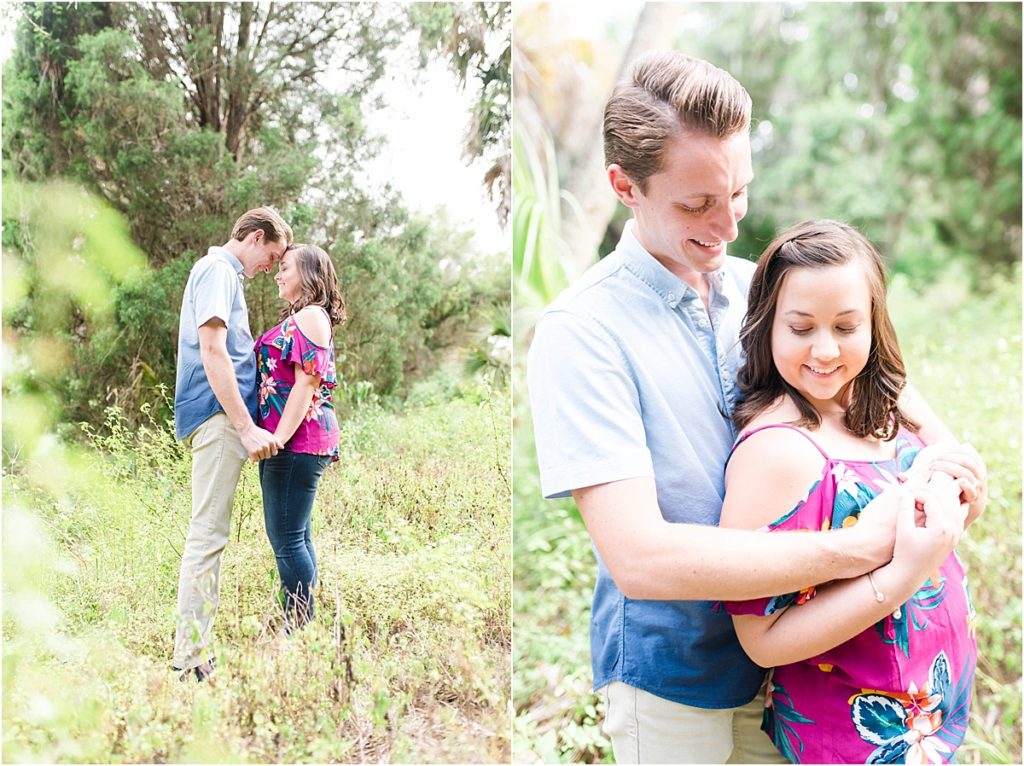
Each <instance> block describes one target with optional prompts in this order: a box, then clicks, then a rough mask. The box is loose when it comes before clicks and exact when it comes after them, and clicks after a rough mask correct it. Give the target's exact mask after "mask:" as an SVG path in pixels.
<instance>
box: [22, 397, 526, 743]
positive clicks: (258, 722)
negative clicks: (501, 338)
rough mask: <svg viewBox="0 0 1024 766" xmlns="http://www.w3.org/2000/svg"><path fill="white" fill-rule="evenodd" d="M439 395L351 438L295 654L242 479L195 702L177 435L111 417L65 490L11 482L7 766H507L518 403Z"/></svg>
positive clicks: (322, 497) (333, 481) (332, 494)
mask: <svg viewBox="0 0 1024 766" xmlns="http://www.w3.org/2000/svg"><path fill="white" fill-rule="evenodd" d="M434 388H435V389H437V388H438V387H437V386H435V387H434ZM428 389H429V386H428ZM428 389H425V393H423V392H421V394H420V395H419V396H418V397H417V399H416V400H417V402H418V403H417V404H415V405H414V406H410V407H409V408H408V409H407V410H406V411H405V412H402V413H392V412H388V411H385V410H382V409H380V408H378V407H375V406H367V407H363V408H361V409H357V410H356V411H355V412H354V413H353V415H352V416H351V417H350V418H349V419H348V420H347V421H346V422H345V423H344V424H343V426H342V446H341V455H342V460H341V462H339V463H336V464H334V465H333V466H331V467H329V468H328V469H327V471H326V472H325V474H324V478H323V480H322V482H321V485H320V490H319V493H318V496H317V503H316V506H315V508H314V513H313V538H314V543H315V545H316V548H317V554H318V558H319V569H320V583H319V592H318V600H317V615H316V617H315V619H314V621H313V623H312V624H310V625H309V626H308V627H307V628H306V629H304V630H302V631H299V632H297V633H296V634H293V635H291V636H288V635H285V633H284V632H283V631H282V630H281V629H280V628H281V626H280V607H279V606H278V603H277V601H276V593H277V587H278V586H277V571H276V567H275V563H274V556H273V553H272V551H271V549H270V546H269V543H268V542H267V539H266V535H265V532H264V529H263V519H262V510H261V508H262V507H261V502H260V495H259V485H258V479H257V473H256V470H255V467H254V466H252V465H248V464H247V465H246V467H245V469H244V471H243V475H242V480H241V482H240V485H239V488H238V493H237V496H236V503H235V509H234V514H233V519H232V531H231V541H230V543H229V545H228V548H227V550H226V552H225V555H224V561H223V566H222V572H221V600H220V609H219V612H218V615H217V620H216V626H215V641H216V645H215V651H216V656H217V669H216V672H215V674H214V676H213V678H212V680H211V681H209V682H206V683H203V684H196V683H195V682H194V681H189V682H188V683H182V682H180V681H179V680H178V678H177V674H175V673H173V672H172V671H171V669H170V661H171V649H172V639H173V630H174V611H175V593H176V587H177V577H178V567H179V564H180V553H181V546H182V542H183V540H184V537H185V533H186V531H187V528H188V521H189V514H190V499H189V498H190V493H189V470H190V457H189V455H188V454H187V453H186V452H184V451H183V450H182V448H181V446H180V445H179V444H177V443H176V442H175V441H174V439H173V436H172V434H171V432H170V431H169V430H168V428H167V426H166V424H161V423H156V422H153V420H152V419H150V420H149V424H148V425H146V426H144V427H142V428H140V429H129V428H128V427H127V426H126V421H125V418H124V413H119V412H117V411H111V412H110V415H109V418H108V421H107V428H105V429H103V433H102V435H100V434H95V433H94V434H93V435H92V441H93V447H92V449H91V450H90V451H88V453H87V456H86V457H85V458H84V459H83V460H84V463H85V466H86V467H87V468H88V469H89V470H88V474H89V476H88V478H87V479H86V480H73V481H69V482H67V483H65V484H64V489H63V490H62V491H57V492H53V493H50V492H45V491H42V490H40V489H38V484H30V483H29V482H28V481H27V478H26V475H25V474H23V473H22V472H21V471H20V469H19V467H18V466H17V465H15V466H14V467H13V470H11V471H9V472H8V473H7V475H5V477H4V496H5V514H4V542H5V555H4V586H5V594H4V596H5V599H4V625H3V630H4V641H5V644H4V686H3V702H4V705H3V723H4V726H3V758H4V760H5V761H39V762H157V763H160V762H173V761H179V762H192V761H196V762H198V761H202V762H268V763H275V762H276V763H299V762H409V761H414V762H437V763H441V762H501V761H505V762H507V761H508V759H509V753H510V744H509V737H508V731H509V714H508V688H509V680H510V673H511V668H510V664H509V653H510V646H511V630H510V628H511V625H510V623H511V609H510V606H511V604H510V595H509V594H510V590H511V572H510V565H509V558H508V553H509V548H510V537H511V527H510V519H509V510H508V509H509V493H510V486H509V478H508V477H509V465H508V463H509V418H508V399H507V395H506V394H505V393H502V392H494V391H491V390H490V389H489V387H487V386H485V385H481V384H479V383H471V382H464V383H460V384H458V385H448V386H445V387H444V390H445V391H446V392H447V394H448V395H447V396H446V397H445V398H444V399H440V398H438V397H436V396H433V395H431V393H430V390H428Z"/></svg>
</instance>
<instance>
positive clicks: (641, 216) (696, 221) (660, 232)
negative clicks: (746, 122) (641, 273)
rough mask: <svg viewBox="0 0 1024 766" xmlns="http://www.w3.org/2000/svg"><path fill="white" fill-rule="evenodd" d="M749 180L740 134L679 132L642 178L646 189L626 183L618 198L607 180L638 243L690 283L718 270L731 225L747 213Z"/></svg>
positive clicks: (746, 143) (746, 142)
mask: <svg viewBox="0 0 1024 766" xmlns="http://www.w3.org/2000/svg"><path fill="white" fill-rule="evenodd" d="M617 167H618V166H616V165H613V166H612V169H614V168H617ZM619 170H620V171H621V168H620V169H619ZM753 178H754V172H753V169H752V164H751V157H750V137H749V135H748V134H747V132H746V131H743V132H741V133H737V134H735V135H733V136H730V137H728V138H725V139H718V138H712V137H710V136H706V135H703V134H700V133H696V132H692V131H685V132H683V133H681V134H680V135H679V136H677V137H676V138H673V139H671V140H670V141H669V144H668V146H667V147H666V150H665V158H664V163H663V167H662V169H661V170H660V171H659V172H658V173H655V174H654V175H652V176H651V177H650V178H648V179H647V189H646V191H640V187H639V186H637V185H635V184H630V187H631V188H630V189H629V192H628V193H627V194H624V193H623V189H622V187H621V185H619V186H617V185H616V180H615V177H614V175H613V176H612V179H611V180H612V184H613V187H615V189H616V193H617V194H618V195H619V198H620V199H622V201H623V203H624V204H626V205H628V206H629V207H631V208H632V209H633V214H634V216H635V218H636V234H637V237H638V238H639V240H640V243H641V244H642V245H643V246H644V247H645V248H646V250H647V251H648V252H649V253H650V254H651V255H653V256H654V257H655V258H657V259H658V261H659V262H660V263H661V264H662V265H663V266H665V267H666V268H667V269H668V270H669V271H671V272H672V273H673V274H675V275H676V276H678V277H679V278H680V279H683V280H684V281H686V282H689V283H691V284H692V283H694V282H695V281H696V280H698V279H699V278H700V275H701V274H706V273H709V272H713V271H717V270H718V269H719V268H721V267H722V264H723V262H724V260H725V249H726V245H727V244H728V243H729V242H732V241H733V240H735V239H736V237H737V236H738V234H739V231H738V229H737V226H736V224H737V223H738V222H739V220H740V219H741V218H743V216H745V215H746V214H747V185H748V184H749V183H750V182H751V181H752V180H753Z"/></svg>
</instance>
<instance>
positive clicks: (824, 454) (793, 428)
mask: <svg viewBox="0 0 1024 766" xmlns="http://www.w3.org/2000/svg"><path fill="white" fill-rule="evenodd" d="M766 428H788V429H789V430H790V431H796V432H797V433H798V434H800V435H801V436H802V437H804V438H805V439H807V441H809V442H810V443H811V444H813V445H814V448H815V449H816V450H818V452H820V453H821V456H822V457H823V458H825V459H826V460H829V459H830V458H829V456H828V453H827V452H825V450H823V449H822V448H821V445H819V444H818V442H816V441H814V439H812V438H811V437H810V434H808V433H806V432H804V431H802V430H800V429H799V428H797V427H796V426H791V425H789V424H788V423H769V424H768V425H766V426H758V427H757V428H754V429H752V430H750V431H747V432H746V433H744V434H743V435H742V436H740V438H739V439H737V440H736V443H735V444H734V445H732V449H733V451H734V452H735V451H736V448H737V447H738V446H740V445H741V444H742V443H743V442H744V441H746V440H747V438H748V437H750V436H753V435H754V434H756V433H757V432H758V431H764V430H765V429H766Z"/></svg>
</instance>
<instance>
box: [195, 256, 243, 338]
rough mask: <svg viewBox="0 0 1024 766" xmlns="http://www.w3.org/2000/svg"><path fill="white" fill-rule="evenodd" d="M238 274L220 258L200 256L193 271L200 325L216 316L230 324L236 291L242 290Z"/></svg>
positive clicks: (196, 314) (197, 320)
mask: <svg viewBox="0 0 1024 766" xmlns="http://www.w3.org/2000/svg"><path fill="white" fill-rule="evenodd" d="M240 289H241V285H239V283H238V274H237V273H236V272H235V270H234V269H232V268H231V267H230V266H229V265H228V264H226V263H224V262H223V261H220V260H218V259H216V258H208V259H204V260H200V261H199V262H198V263H197V264H196V266H195V271H194V272H193V274H192V309H193V311H194V312H195V318H196V327H202V326H203V325H204V324H206V323H207V322H209V321H210V320H211V319H213V318H214V317H216V318H217V319H220V320H221V321H222V322H224V324H225V325H227V324H228V322H229V320H230V318H231V306H232V304H233V303H234V297H235V291H236V290H240Z"/></svg>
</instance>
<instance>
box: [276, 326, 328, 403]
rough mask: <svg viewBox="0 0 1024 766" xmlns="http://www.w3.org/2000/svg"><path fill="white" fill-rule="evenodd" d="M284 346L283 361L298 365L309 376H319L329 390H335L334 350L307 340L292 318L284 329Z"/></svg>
mask: <svg viewBox="0 0 1024 766" xmlns="http://www.w3.org/2000/svg"><path fill="white" fill-rule="evenodd" d="M283 335H284V346H283V347H282V348H281V359H283V360H284V361H286V362H291V363H292V364H296V365H298V367H299V369H301V370H302V371H303V372H304V373H306V374H307V375H319V376H320V382H321V383H322V384H324V385H326V386H327V387H328V388H334V386H335V384H336V383H337V377H336V375H335V371H334V349H333V348H332V347H329V346H328V347H326V348H325V347H324V346H318V345H316V344H315V343H313V341H311V340H310V339H309V338H307V337H306V336H305V335H304V334H303V333H302V330H300V329H299V325H298V323H297V322H296V321H295V319H294V317H292V318H290V319H289V320H288V321H287V323H286V324H285V327H284V328H283Z"/></svg>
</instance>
